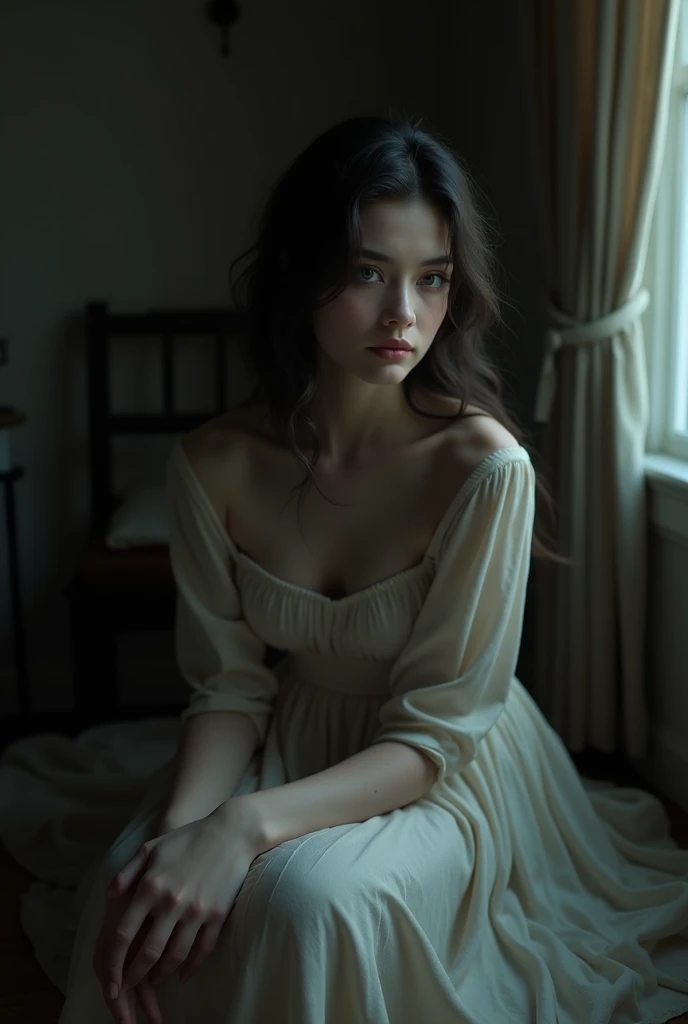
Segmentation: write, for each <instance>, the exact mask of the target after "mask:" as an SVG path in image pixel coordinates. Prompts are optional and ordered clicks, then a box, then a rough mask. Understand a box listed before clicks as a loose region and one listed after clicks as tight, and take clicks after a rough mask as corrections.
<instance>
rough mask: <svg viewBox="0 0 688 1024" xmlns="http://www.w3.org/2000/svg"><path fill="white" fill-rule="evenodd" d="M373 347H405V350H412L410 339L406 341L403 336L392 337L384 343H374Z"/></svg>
mask: <svg viewBox="0 0 688 1024" xmlns="http://www.w3.org/2000/svg"><path fill="white" fill-rule="evenodd" d="M373 348H391V349H400V348H403V350H404V351H405V352H410V351H411V346H410V345H409V343H408V341H405V340H404V339H403V338H390V339H389V341H386V342H385V344H384V345H373Z"/></svg>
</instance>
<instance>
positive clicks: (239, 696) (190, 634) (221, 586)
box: [165, 451, 278, 746]
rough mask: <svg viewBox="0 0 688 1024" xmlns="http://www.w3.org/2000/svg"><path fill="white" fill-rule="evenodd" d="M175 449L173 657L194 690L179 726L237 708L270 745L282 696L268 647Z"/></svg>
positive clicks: (170, 507)
mask: <svg viewBox="0 0 688 1024" xmlns="http://www.w3.org/2000/svg"><path fill="white" fill-rule="evenodd" d="M179 460H180V456H179V455H178V454H177V453H176V452H174V451H173V453H172V455H171V457H170V459H169V461H168V463H167V473H166V489H165V500H166V508H167V517H168V525H169V534H170V559H171V563H172V571H173V574H174V579H175V583H176V585H177V604H176V616H175V652H176V658H177V664H178V666H179V670H180V672H181V675H182V677H183V678H184V680H185V682H186V683H187V684H188V685H189V686H190V687H191V691H192V693H191V697H190V700H189V704H188V707H186V708H185V709H184V711H183V712H182V714H181V716H180V717H181V721H184V720H185V719H186V718H188V717H190V716H191V715H197V714H199V713H200V712H202V711H237V712H241V713H242V714H245V715H248V717H249V718H250V719H251V721H252V722H253V724H254V725H255V727H256V729H257V731H258V735H259V743H260V745H261V746H262V745H263V743H264V740H265V735H266V732H267V728H268V724H269V720H270V716H271V713H272V704H273V700H274V697H275V695H276V693H277V686H278V684H277V680H276V678H275V676H274V673H273V672H272V671H271V670H270V669H269V668H267V667H266V666H265V665H264V664H263V659H264V657H265V652H266V644H265V642H264V641H263V640H261V639H260V637H258V636H257V635H256V633H255V632H254V631H253V630H252V629H251V627H250V626H249V625H248V623H247V622H246V620H245V619H244V617H243V614H242V609H241V600H240V595H239V591H238V588H237V586H236V583H235V581H234V579H233V575H232V567H233V563H232V559H231V551H230V548H229V544H228V542H227V539H226V535H225V532H224V528H223V527H222V524H221V523H220V520H219V519H218V518H217V515H216V513H215V511H214V509H213V508H212V506H211V504H210V501H209V499H208V498H207V497H206V496H205V494H204V493H203V492H202V491H201V485H200V483H198V481H196V480H195V479H192V478H191V476H190V473H191V472H192V471H191V469H190V468H188V469H187V467H186V466H184V465H181V466H180V461H179Z"/></svg>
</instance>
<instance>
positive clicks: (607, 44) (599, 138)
mask: <svg viewBox="0 0 688 1024" xmlns="http://www.w3.org/2000/svg"><path fill="white" fill-rule="evenodd" d="M678 5H679V0H530V3H529V6H528V10H529V15H530V21H529V31H530V33H531V45H532V53H531V57H532V67H533V74H534V79H533V87H534V104H535V109H536V120H537V140H538V161H539V167H538V170H539V174H540V182H539V188H540V196H541V203H542V216H543V225H544V227H545V233H546V242H547V249H548V252H547V265H548V280H547V282H546V285H547V293H548V317H549V322H550V326H551V329H550V330H548V332H547V335H546V338H545V350H544V355H543V363H542V373H541V378H540V382H539V387H538V392H537V399H536V409H535V420H536V422H539V423H541V424H543V426H542V444H541V455H542V460H543V465H542V468H543V469H544V471H545V474H546V477H547V480H548V482H549V484H550V486H551V490H552V494H553V498H554V500H555V502H556V511H557V518H558V523H557V531H556V532H555V533H554V541H555V542H556V543H555V546H556V547H557V550H558V551H560V552H561V553H563V554H566V555H570V556H571V557H572V558H573V559H574V562H575V564H574V566H573V567H570V568H569V567H565V566H560V565H554V564H552V563H542V562H539V561H538V562H537V563H535V568H534V598H535V620H534V621H535V638H534V639H535V657H534V671H535V675H534V680H533V686H532V689H533V696H534V697H535V699H536V700H537V701H538V703H539V705H540V707H541V708H542V710H543V712H544V713H545V714H546V716H547V718H548V720H549V721H550V723H551V724H552V726H553V727H554V728H555V729H556V731H557V732H558V733H559V735H560V736H561V737H562V739H563V741H564V743H565V744H566V746H567V747H568V749H569V750H571V751H582V750H584V749H585V748H586V747H595V748H597V749H598V750H601V751H604V752H611V751H614V750H621V751H622V752H623V753H625V754H626V755H628V756H629V757H639V756H644V755H645V754H646V753H647V748H648V728H647V726H648V721H647V717H648V716H647V702H646V687H645V682H646V681H645V646H646V539H647V520H646V490H645V487H646V485H645V477H644V467H643V459H644V454H645V443H646V434H647V427H648V405H649V398H648V385H647V376H646V364H645V356H644V339H643V333H642V328H641V323H640V319H639V318H640V315H641V313H642V312H643V310H644V309H645V308H646V306H647V304H648V302H649V301H650V295H649V294H648V291H647V290H646V289H644V288H643V287H642V285H641V282H642V278H643V271H644V267H645V261H646V254H647V246H648V236H649V231H650V226H651V219H652V213H653V209H654V204H655V198H656V192H657V185H658V180H659V173H660V169H661V163H662V158H663V154H664V148H665V140H666V122H667V111H668V103H669V90H670V83H671V68H672V66H673V60H674V53H675V47H676V39H677V31H678V14H679V6H678Z"/></svg>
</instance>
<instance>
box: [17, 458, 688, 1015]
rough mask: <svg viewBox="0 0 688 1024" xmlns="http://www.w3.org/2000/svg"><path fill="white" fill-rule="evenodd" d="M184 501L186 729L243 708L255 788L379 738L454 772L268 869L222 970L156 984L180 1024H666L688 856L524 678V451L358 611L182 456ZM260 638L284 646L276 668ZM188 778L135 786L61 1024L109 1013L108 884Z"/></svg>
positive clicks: (681, 995)
mask: <svg viewBox="0 0 688 1024" xmlns="http://www.w3.org/2000/svg"><path fill="white" fill-rule="evenodd" d="M167 500H168V513H169V520H170V538H171V554H172V560H173V567H174V573H175V577H176V581H177V585H178V591H179V600H178V612H177V624H176V651H177V658H178V662H179V666H180V670H181V672H182V675H183V676H184V678H185V679H186V681H187V682H188V684H189V686H190V688H191V699H190V702H189V706H188V709H187V710H186V711H185V712H184V716H183V717H185V716H186V715H192V714H195V713H198V712H203V711H208V710H213V709H221V710H232V711H240V712H243V713H245V714H247V715H249V716H250V718H251V719H252V721H253V722H254V723H255V725H256V726H257V728H258V730H259V733H260V737H261V744H260V746H259V748H258V750H257V752H256V754H255V755H254V757H253V759H252V761H251V763H250V764H249V766H248V768H247V770H246V772H245V775H244V777H243V779H242V781H241V784H240V786H239V789H238V791H237V792H240V793H250V792H253V791H255V790H257V789H267V788H271V787H275V786H280V785H282V784H283V783H286V782H290V781H292V780H296V779H301V778H303V777H304V776H308V775H312V774H314V773H316V772H319V771H321V770H323V769H325V768H327V767H329V766H330V765H334V764H336V763H338V762H340V761H342V760H343V759H345V758H347V757H350V756H351V755H353V754H354V753H356V752H357V751H360V750H362V749H363V748H365V747H367V746H369V745H370V744H372V743H377V742H382V741H385V740H397V741H400V742H402V743H407V744H411V745H412V746H413V747H417V748H418V749H420V750H422V751H424V752H425V753H426V754H427V755H429V757H430V758H431V759H432V761H433V762H434V764H435V765H436V766H437V779H436V782H435V783H434V785H433V787H432V788H431V789H430V791H429V792H428V793H427V795H426V796H425V797H423V798H422V799H420V800H417V801H416V802H414V803H412V804H409V805H408V806H405V807H401V808H399V809H396V810H393V811H391V812H389V813H386V814H381V815H378V816H376V817H373V818H370V819H368V820H366V821H360V822H357V823H354V824H343V825H336V826H334V827H331V828H325V829H321V830H318V831H315V832H311V833H309V834H307V835H302V836H300V837H298V838H296V839H291V840H289V841H287V842H284V843H282V844H280V845H279V846H277V847H275V848H274V849H272V850H269V851H268V852H267V853H264V854H262V855H261V856H259V857H257V858H256V859H255V860H254V862H253V863H252V865H251V868H250V870H249V872H248V875H247V877H246V880H245V882H244V884H243V886H242V889H241V890H240V892H239V895H238V897H237V900H236V903H235V905H234V908H233V910H232V912H231V914H230V915H229V917H228V919H227V922H226V924H225V927H224V929H223V932H222V934H221V937H220V941H219V942H218V945H217V946H216V948H215V950H214V952H213V954H212V955H211V956H210V957H209V959H208V960H207V961H206V962H205V963H204V964H203V965H202V966H201V967H200V968H199V970H198V971H197V972H196V974H195V975H193V976H192V977H191V979H190V980H189V981H188V982H187V983H186V984H181V983H180V982H179V981H178V979H177V976H176V975H172V976H171V977H170V978H168V979H167V980H166V981H164V982H163V983H162V984H161V985H159V986H158V993H159V999H160V1005H161V1009H162V1012H163V1014H164V1018H165V1022H166V1024H182V1022H183V1024H201V1022H202V1024H230V1022H231V1024H426V1022H427V1024H502V1022H503V1024H660V1022H664V1021H666V1020H667V1019H668V1018H670V1017H672V1016H675V1015H677V1014H679V1013H681V1012H683V1011H687V1010H688V851H682V850H680V849H678V848H677V846H676V845H675V844H674V842H673V841H672V840H671V838H670V831H669V823H668V820H667V817H666V814H665V812H664V810H663V808H662V806H661V804H660V803H659V802H658V801H657V800H656V799H655V798H654V797H652V796H651V795H649V794H647V793H645V792H643V791H641V790H638V789H629V788H625V789H624V788H617V787H616V786H614V785H613V784H612V783H604V782H593V781H592V780H586V779H582V778H581V777H580V776H579V774H578V773H577V771H576V768H575V766H574V764H573V762H572V760H571V758H570V757H569V755H568V752H567V750H566V748H565V746H564V745H563V743H562V741H561V740H560V738H559V737H558V735H557V734H556V733H555V732H554V730H553V729H552V728H551V727H550V725H549V724H548V722H547V720H546V719H545V717H544V715H543V714H542V712H541V711H540V709H539V707H538V706H537V705H536V704H535V702H534V700H533V699H532V698H531V696H530V695H529V693H528V691H527V690H526V689H525V687H524V686H523V684H522V683H521V682H520V681H519V679H518V678H517V677H516V676H515V674H514V673H515V668H516V663H517V658H518V654H519V646H520V642H521V635H522V627H523V615H524V606H525V597H526V585H527V581H528V575H529V571H530V566H531V557H530V556H531V540H532V532H533V525H534V510H535V476H534V470H533V466H532V463H531V461H530V458H529V455H528V453H527V451H526V450H525V449H524V448H523V447H521V446H511V447H505V448H501V449H499V450H498V451H495V452H494V453H493V454H491V455H489V456H488V457H487V458H485V459H484V460H483V461H482V462H481V463H480V464H479V465H478V467H477V468H476V469H475V470H474V471H473V473H472V474H471V475H470V476H469V478H468V479H467V480H466V481H465V482H464V483H463V484H462V486H461V487H460V488H459V490H458V492H457V493H456V495H455V497H454V499H453V501H452V503H451V505H450V507H449V508H448V509H447V511H446V514H445V515H444V516H443V518H442V520H441V522H440V524H439V526H438V527H437V529H436V531H435V534H434V536H433V539H432V541H431V543H430V546H429V548H428V549H427V552H426V554H425V556H424V558H423V560H422V562H421V563H420V564H418V565H416V566H415V567H413V568H410V569H407V570H405V571H403V572H401V573H398V574H396V575H394V576H392V577H390V578H388V579H385V580H382V581H381V582H379V583H377V584H374V585H372V586H370V587H366V588H365V589H364V590H361V591H358V592H356V593H353V594H350V595H348V596H346V597H343V598H340V599H332V598H329V597H326V596H323V595H322V594H319V593H317V592H314V591H311V590H308V589H305V588H303V587H300V586H296V585H293V584H289V583H287V582H285V581H284V580H281V579H278V578H277V577H275V576H273V575H272V574H271V573H269V572H267V571H266V570H265V569H263V568H262V567H261V566H260V565H258V564H257V563H256V562H255V561H254V560H253V559H251V558H250V557H249V556H248V555H247V554H246V553H244V552H242V551H240V550H239V549H238V548H237V546H236V545H235V544H234V542H233V541H232V539H231V537H229V536H228V534H227V532H226V530H225V528H224V526H223V524H222V523H221V522H220V520H219V519H218V517H217V515H216V513H215V511H214V509H213V506H212V505H211V503H210V501H209V499H208V497H207V495H206V494H205V492H204V491H203V489H202V487H201V485H200V483H199V481H198V479H197V478H196V476H195V475H194V472H193V470H192V468H191V466H190V464H189V462H188V459H187V457H186V454H185V452H184V449H183V448H182V446H181V444H180V443H179V442H177V443H176V444H175V446H174V447H173V450H172V454H171V456H170V459H169V462H168V465H167ZM266 644H270V645H272V646H273V647H276V648H279V649H282V650H285V651H287V652H288V653H287V654H286V656H285V657H284V658H283V659H282V661H281V662H279V663H278V664H277V666H275V667H273V668H272V669H269V668H267V667H266V666H265V665H264V664H263V657H264V654H265V651H266ZM133 746H135V744H132V747H133ZM172 753H173V751H172ZM132 756H135V755H132ZM138 756H139V757H140V756H141V749H140V746H139V751H138ZM15 767H16V765H15ZM122 770H123V771H126V769H124V768H123V769H122ZM131 771H132V776H133V775H134V772H133V770H131ZM170 778H171V770H170V764H168V763H163V764H161V765H159V766H158V770H157V771H156V772H155V773H154V774H153V775H152V776H149V778H148V783H149V785H148V788H147V789H146V790H145V792H142V790H141V779H140V775H137V776H136V777H135V780H134V781H135V785H134V787H133V788H134V789H135V790H136V793H137V799H138V805H137V806H136V807H135V808H133V809H132V810H133V812H134V813H133V817H132V818H131V820H129V821H128V822H127V823H126V824H125V825H124V827H123V828H121V830H120V832H119V834H118V835H117V838H116V839H115V841H114V843H111V844H110V846H109V848H107V849H106V848H103V850H102V854H101V857H100V858H99V859H98V863H97V864H96V865H95V866H94V868H93V869H92V870H91V871H90V872H86V873H85V874H83V875H82V876H81V878H80V884H79V886H78V888H77V892H76V897H75V899H76V905H77V907H78V908H79V921H78V928H77V930H76V935H75V936H74V941H73V948H72V951H71V961H70V964H69V972H68V978H67V984H66V1003H65V1007H64V1010H63V1013H62V1015H61V1017H60V1021H59V1024H109V1022H110V1021H111V1019H112V1018H111V1016H110V1013H109V1011H108V1010H107V1009H106V1007H105V1005H104V1002H103V998H102V994H101V987H100V983H99V981H98V980H97V978H96V977H95V975H94V973H93V970H92V957H93V948H94V942H95V939H96V936H97V934H98V931H99V929H100V925H101V921H102V913H103V906H104V889H105V886H106V884H107V883H108V882H109V881H110V879H111V878H112V876H113V875H114V874H115V873H116V872H117V871H118V870H119V869H120V868H121V867H122V866H123V865H124V864H125V863H126V862H127V861H128V860H130V859H131V858H132V857H133V856H134V854H135V853H136V851H137V850H138V848H139V846H140V845H141V843H143V842H145V841H146V840H147V839H148V838H151V837H152V836H153V835H154V834H155V833H154V831H153V826H154V822H155V820H156V818H157V816H158V814H159V813H160V811H161V809H162V807H163V803H164V800H165V798H166V793H167V787H168V786H169V784H170ZM110 782H112V779H111V780H110ZM132 784H133V783H132ZM113 785H114V783H113ZM119 785H120V789H119V790H117V791H118V792H120V791H121V779H120V781H119ZM115 788H117V787H115ZM102 793H103V800H107V793H106V791H105V788H104V789H103V791H102ZM74 800H77V797H76V796H73V801H74ZM74 806H75V805H74V803H73V804H72V807H74ZM58 810H59V808H58ZM121 812H122V808H120V810H119V813H120V814H121ZM120 825H121V820H120ZM62 852H63V855H64V856H65V857H66V856H68V849H67V848H65V849H63V851H62ZM72 853H74V850H72ZM34 910H35V908H34ZM28 916H31V917H32V920H34V923H35V924H36V920H35V919H37V918H38V917H39V916H40V915H38V914H37V913H34V914H33V915H27V918H28ZM48 919H49V918H45V919H44V920H48ZM39 930H40V928H39V927H38V925H37V924H36V926H35V928H34V936H36V935H37V933H38V932H39ZM43 938H45V937H43ZM44 960H45V961H46V962H47V960H48V954H47V953H44ZM139 1021H140V1022H141V1024H145V1016H144V1015H143V1011H141V1010H139Z"/></svg>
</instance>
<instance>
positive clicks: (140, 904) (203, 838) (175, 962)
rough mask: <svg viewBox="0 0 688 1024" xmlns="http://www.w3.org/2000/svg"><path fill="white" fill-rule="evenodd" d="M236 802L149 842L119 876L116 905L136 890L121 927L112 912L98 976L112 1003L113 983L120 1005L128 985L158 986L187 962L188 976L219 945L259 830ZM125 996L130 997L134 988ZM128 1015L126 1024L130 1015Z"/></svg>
mask: <svg viewBox="0 0 688 1024" xmlns="http://www.w3.org/2000/svg"><path fill="white" fill-rule="evenodd" d="M230 805H231V802H230V804H224V805H221V807H219V808H218V809H217V810H216V811H213V813H212V814H210V815H208V816H207V817H206V818H202V819H201V820H200V821H194V822H191V823H190V824H188V825H183V826H182V827H181V828H177V829H174V830H173V831H170V832H167V833H165V834H164V835H162V836H157V837H156V838H155V839H151V840H149V842H147V843H144V844H143V846H142V847H141V849H140V850H139V851H138V853H137V854H136V856H135V857H134V858H133V859H132V860H131V861H130V862H129V864H127V865H126V867H125V868H123V870H122V871H120V872H119V874H118V875H116V876H115V878H114V879H113V881H112V883H111V885H110V886H109V888H108V895H109V901H108V902H109V903H110V902H112V903H115V904H116V903H117V901H118V900H119V899H120V898H121V896H122V894H123V893H124V892H125V891H126V890H127V889H128V888H130V887H131V886H132V885H133V884H134V883H136V889H135V891H134V894H133V897H132V898H131V899H130V901H129V902H128V905H127V906H126V907H125V908H124V912H123V913H121V915H120V916H119V919H118V921H117V924H116V927H115V928H114V929H113V928H108V927H106V925H107V915H106V925H104V928H103V932H101V936H102V950H101V960H100V963H101V970H102V973H100V974H99V976H100V978H101V982H102V984H103V990H104V992H105V993H106V997H107V998H108V1005H111V1006H112V1005H113V1002H112V1000H111V999H110V998H109V990H110V986H111V984H115V985H116V986H117V989H118V996H117V997H115V999H116V1003H117V1006H118V1007H121V998H120V993H121V989H122V985H123V984H124V985H126V986H127V988H128V989H133V988H136V987H137V986H140V984H141V982H142V981H143V980H144V979H145V980H146V982H147V983H149V984H150V985H154V984H156V983H158V982H160V981H162V980H163V979H164V978H166V977H167V976H168V975H170V974H172V972H173V971H174V970H176V968H177V967H179V966H180V964H182V963H183V964H184V969H183V971H182V974H181V976H182V977H183V978H188V977H189V976H190V975H191V974H192V973H193V972H194V971H195V970H197V968H198V967H199V966H200V965H201V964H202V963H203V962H204V961H205V960H206V959H207V958H208V957H209V956H210V954H211V953H212V952H213V950H214V949H215V946H216V944H217V941H218V938H219V936H220V932H221V930H222V927H223V926H224V923H225V921H226V919H227V917H228V916H229V913H230V911H231V909H232V907H233V905H234V901H235V899H236V897H237V895H238V893H239V890H240V889H241V886H242V885H243V883H244V880H245V878H246V875H247V874H248V870H249V867H250V866H251V863H252V861H253V860H254V859H255V857H256V856H257V854H258V846H257V843H256V837H255V833H254V831H253V829H252V827H251V826H250V824H249V821H248V818H247V815H246V813H245V812H243V810H242V811H240V810H239V807H240V806H242V808H243V805H239V804H237V805H236V811H235V812H234V813H232V808H231V807H230ZM118 909H119V910H120V911H121V909H122V908H121V906H120V907H119V908H118ZM114 913H115V915H117V909H115V911H114ZM99 942H100V939H99ZM137 993H138V994H139V995H140V996H141V997H143V999H146V998H147V997H148V996H149V994H150V993H149V990H148V989H147V988H146V989H145V991H144V988H143V987H141V988H140V989H139V988H137ZM124 995H125V996H127V997H128V998H130V997H131V996H132V993H131V992H128V991H125V992H124ZM153 995H154V992H153ZM144 1009H145V1011H146V1013H147V1014H148V1012H149V1011H148V1009H147V1007H146V1006H145V1005H144ZM151 1009H152V1010H153V1012H154V1013H155V1008H154V1007H151ZM120 1012H121V1011H120ZM157 1013H158V1014H159V1010H158V1011H157ZM122 1020H123V1021H124V1024H128V1022H127V1021H126V1017H123V1018H122ZM134 1020H135V1018H134V1019H132V1024H134Z"/></svg>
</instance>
